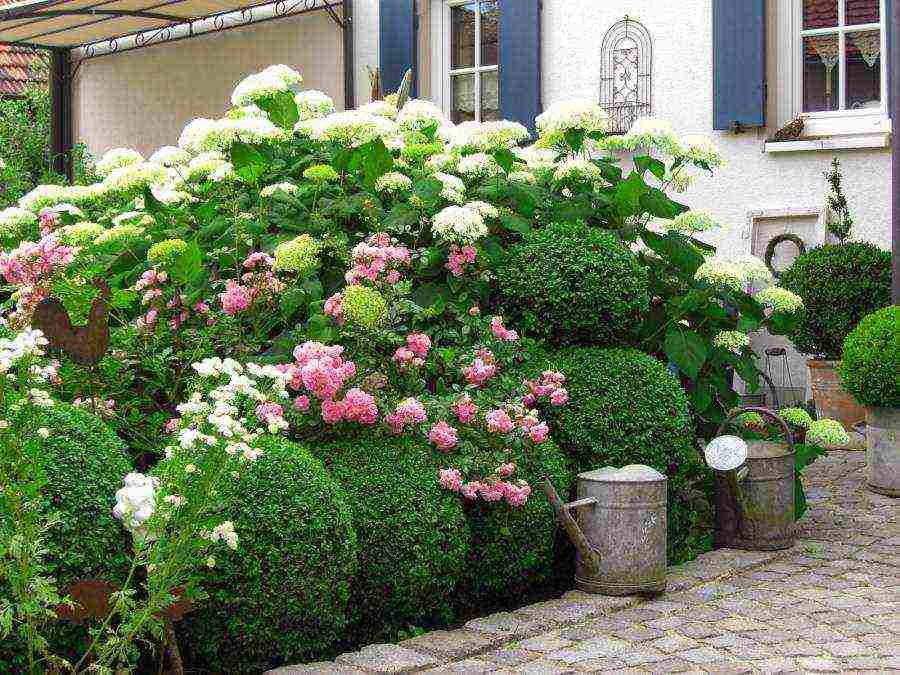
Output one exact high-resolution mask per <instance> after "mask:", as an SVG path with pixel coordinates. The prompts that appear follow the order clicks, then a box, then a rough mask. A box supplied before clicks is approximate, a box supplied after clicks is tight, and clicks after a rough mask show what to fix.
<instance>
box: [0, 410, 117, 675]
mask: <svg viewBox="0 0 900 675" xmlns="http://www.w3.org/2000/svg"><path fill="white" fill-rule="evenodd" d="M26 410H27V409H26ZM0 418H2V419H6V420H7V421H9V422H10V424H11V425H12V426H11V428H13V429H17V430H18V434H19V437H20V439H29V438H30V439H33V440H34V441H35V442H36V443H38V444H39V447H40V453H39V457H40V460H41V469H42V470H43V472H44V487H43V488H42V493H41V502H42V508H43V511H44V512H45V513H47V514H57V515H58V520H57V524H56V525H55V526H54V527H53V528H51V529H50V530H49V531H48V533H47V536H46V548H47V555H46V563H47V571H48V573H49V574H50V575H52V576H53V577H55V578H56V581H57V584H58V586H59V589H60V591H62V592H63V593H65V592H66V590H67V589H68V588H69V587H70V586H71V585H72V584H73V583H77V582H78V581H82V580H85V579H101V580H103V581H107V582H110V583H113V584H119V585H121V584H122V583H123V581H124V579H125V576H126V574H127V572H128V566H129V561H128V558H127V555H126V551H127V540H128V535H127V533H126V532H125V530H124V529H123V528H122V526H121V524H120V523H119V522H118V521H117V520H116V519H115V518H113V516H112V507H113V505H114V503H115V497H114V495H115V492H116V490H117V489H119V488H120V487H121V485H122V478H123V477H124V476H125V474H126V473H128V472H129V470H130V469H131V463H130V461H129V459H128V456H127V455H126V454H125V449H124V446H123V444H122V442H121V441H120V440H119V439H118V438H116V436H115V434H113V433H112V432H111V431H110V430H109V429H108V428H107V426H106V425H105V424H104V423H103V422H102V421H101V420H100V419H99V418H97V417H96V416H94V415H92V414H91V413H89V412H87V411H85V410H82V409H80V408H76V407H73V406H70V405H68V404H64V403H57V404H56V405H55V406H54V407H52V408H41V409H39V410H38V411H37V412H34V411H33V410H28V412H26V411H25V410H23V409H20V410H19V411H18V412H16V411H14V410H12V409H10V408H9V407H8V406H7V405H3V407H2V411H0ZM42 427H43V428H46V429H48V430H49V431H50V435H49V437H48V438H47V439H46V440H45V439H39V438H38V437H37V435H36V432H37V430H38V429H40V428H42ZM8 526H9V524H8V523H6V524H4V523H2V522H0V528H5V527H8ZM48 632H49V635H48V638H49V641H50V649H51V651H52V652H55V653H56V654H59V655H63V656H66V657H68V658H69V659H72V657H75V660H77V657H78V656H80V654H81V653H82V652H83V651H84V648H85V647H86V646H87V644H88V643H89V638H88V632H87V630H86V629H85V628H84V627H75V626H72V625H71V624H68V623H62V622H61V623H58V624H55V625H54V626H53V628H52V630H50V631H48ZM22 654H23V651H22V649H21V645H17V643H16V640H14V639H12V638H8V639H7V640H5V641H4V642H3V644H2V646H0V669H2V670H3V671H4V672H10V671H15V670H16V668H15V667H14V666H12V665H11V664H13V663H17V660H18V659H19V658H21V656H22Z"/></svg>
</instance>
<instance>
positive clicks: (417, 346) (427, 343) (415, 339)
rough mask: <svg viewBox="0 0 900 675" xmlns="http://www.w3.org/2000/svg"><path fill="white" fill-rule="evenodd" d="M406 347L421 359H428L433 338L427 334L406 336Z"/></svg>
mask: <svg viewBox="0 0 900 675" xmlns="http://www.w3.org/2000/svg"><path fill="white" fill-rule="evenodd" d="M406 346H407V347H409V349H410V350H411V351H412V353H413V354H415V355H416V356H418V357H419V358H423V359H424V358H426V357H427V356H428V350H429V349H431V338H430V337H428V336H427V335H425V333H410V334H409V335H407V336H406Z"/></svg>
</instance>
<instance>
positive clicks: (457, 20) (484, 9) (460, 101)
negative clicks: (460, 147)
mask: <svg viewBox="0 0 900 675" xmlns="http://www.w3.org/2000/svg"><path fill="white" fill-rule="evenodd" d="M500 3H501V0H476V1H474V2H472V1H465V0H462V1H457V0H452V1H451V2H443V1H441V2H439V6H438V7H436V8H435V9H436V10H437V11H435V12H434V13H433V16H434V18H435V20H436V21H437V24H438V25H437V26H434V28H436V29H437V30H435V32H434V35H435V36H439V39H437V40H435V44H436V47H437V51H438V52H439V53H436V54H435V58H434V59H433V63H434V68H435V70H434V71H433V76H435V77H436V79H435V81H436V82H441V83H442V84H441V87H440V90H439V91H436V92H435V94H436V96H435V98H436V99H439V103H441V104H442V105H443V108H444V110H445V111H446V113H447V115H448V116H449V117H450V119H452V120H453V122H455V123H459V122H466V121H470V120H475V121H487V120H497V119H500Z"/></svg>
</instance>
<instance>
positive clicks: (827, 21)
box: [803, 0, 838, 30]
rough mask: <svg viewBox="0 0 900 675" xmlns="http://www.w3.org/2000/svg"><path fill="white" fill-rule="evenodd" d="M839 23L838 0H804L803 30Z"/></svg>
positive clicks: (832, 25)
mask: <svg viewBox="0 0 900 675" xmlns="http://www.w3.org/2000/svg"><path fill="white" fill-rule="evenodd" d="M837 25H838V0H803V30H810V29H812V28H833V27H834V26H837Z"/></svg>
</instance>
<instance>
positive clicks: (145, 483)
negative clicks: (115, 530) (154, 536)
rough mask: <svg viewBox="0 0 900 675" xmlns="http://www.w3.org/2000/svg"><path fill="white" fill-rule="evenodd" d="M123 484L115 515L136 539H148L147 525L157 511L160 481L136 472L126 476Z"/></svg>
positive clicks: (118, 493) (118, 495)
mask: <svg viewBox="0 0 900 675" xmlns="http://www.w3.org/2000/svg"><path fill="white" fill-rule="evenodd" d="M123 483H124V487H122V488H119V489H118V490H117V491H116V505H115V507H114V508H113V515H114V516H115V517H116V518H118V519H119V520H121V521H122V524H123V525H124V526H125V528H126V529H128V531H129V532H131V534H132V536H134V537H135V539H146V538H148V536H149V532H148V531H147V526H146V523H147V521H148V520H150V518H152V517H153V514H154V513H155V511H156V491H157V489H158V488H159V479H157V478H154V477H152V476H145V475H144V474H142V473H136V472H135V473H129V474H128V475H126V476H125V479H124V480H123Z"/></svg>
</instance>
